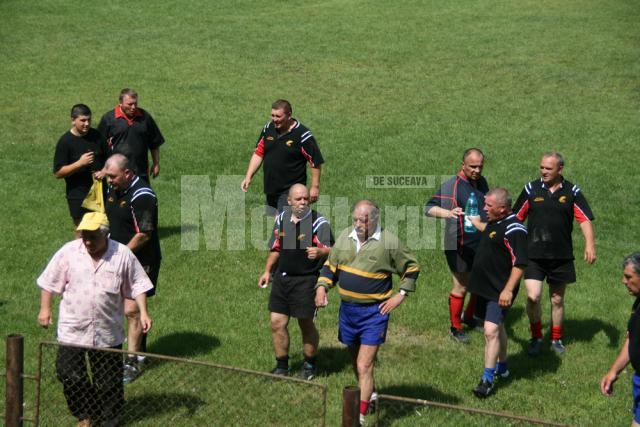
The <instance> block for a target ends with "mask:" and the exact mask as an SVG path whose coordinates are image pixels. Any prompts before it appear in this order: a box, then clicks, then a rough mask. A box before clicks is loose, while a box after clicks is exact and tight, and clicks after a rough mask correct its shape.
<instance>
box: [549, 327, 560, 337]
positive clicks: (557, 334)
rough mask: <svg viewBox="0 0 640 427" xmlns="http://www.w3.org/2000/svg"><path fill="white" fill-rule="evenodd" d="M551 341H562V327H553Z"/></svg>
mask: <svg viewBox="0 0 640 427" xmlns="http://www.w3.org/2000/svg"><path fill="white" fill-rule="evenodd" d="M551 339H552V340H560V339H562V326H552V327H551Z"/></svg>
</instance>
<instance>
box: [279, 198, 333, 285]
mask: <svg viewBox="0 0 640 427" xmlns="http://www.w3.org/2000/svg"><path fill="white" fill-rule="evenodd" d="M332 245H333V234H332V233H331V227H330V225H329V221H327V219H326V218H325V217H324V216H322V215H320V214H319V213H318V212H316V211H314V210H312V209H310V210H309V212H307V214H306V215H305V216H304V217H302V218H300V221H298V222H297V223H294V222H293V221H291V208H290V207H286V208H285V209H284V210H283V211H282V212H281V213H280V214H279V215H278V216H277V217H276V221H275V224H274V227H273V232H272V233H271V239H270V240H269V250H271V251H277V252H279V253H280V258H279V259H278V271H279V272H282V273H286V274H287V275H290V276H302V275H311V274H318V273H319V271H320V269H321V268H322V265H323V264H324V262H325V260H326V257H321V258H316V259H314V260H310V259H309V258H308V257H307V252H306V248H309V247H318V248H324V247H331V246H332Z"/></svg>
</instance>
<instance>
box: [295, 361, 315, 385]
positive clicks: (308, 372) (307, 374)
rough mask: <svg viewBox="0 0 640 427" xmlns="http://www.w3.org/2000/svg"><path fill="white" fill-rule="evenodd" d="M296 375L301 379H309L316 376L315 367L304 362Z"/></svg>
mask: <svg viewBox="0 0 640 427" xmlns="http://www.w3.org/2000/svg"><path fill="white" fill-rule="evenodd" d="M298 377H299V378H301V379H303V380H307V381H311V380H312V379H314V378H315V377H316V367H315V366H314V365H311V364H309V363H307V362H304V364H303V365H302V370H301V371H300V372H299V373H298Z"/></svg>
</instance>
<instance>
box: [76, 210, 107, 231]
mask: <svg viewBox="0 0 640 427" xmlns="http://www.w3.org/2000/svg"><path fill="white" fill-rule="evenodd" d="M101 225H106V226H107V227H108V226H109V220H108V219H107V215H105V214H104V213H102V212H87V213H86V214H84V216H83V217H82V221H80V224H78V228H76V230H77V231H82V230H89V231H95V230H97V229H98V228H100V226H101Z"/></svg>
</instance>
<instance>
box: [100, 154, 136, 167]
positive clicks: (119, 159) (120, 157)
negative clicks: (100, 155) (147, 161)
mask: <svg viewBox="0 0 640 427" xmlns="http://www.w3.org/2000/svg"><path fill="white" fill-rule="evenodd" d="M106 163H108V164H110V165H115V166H116V167H117V168H118V169H122V170H126V169H129V170H130V171H133V166H132V164H131V160H129V158H128V157H127V156H125V155H124V154H121V153H115V154H112V155H111V157H109V158H108V159H107V162H106Z"/></svg>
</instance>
